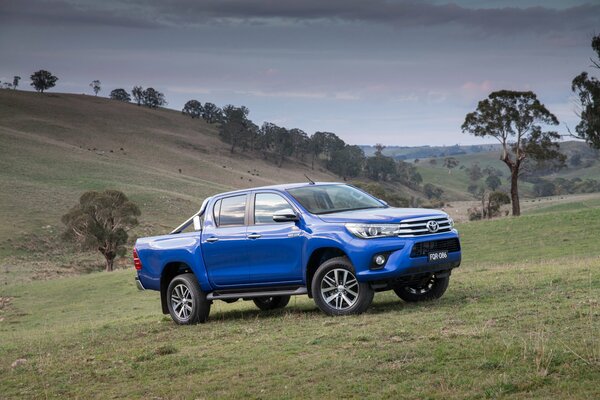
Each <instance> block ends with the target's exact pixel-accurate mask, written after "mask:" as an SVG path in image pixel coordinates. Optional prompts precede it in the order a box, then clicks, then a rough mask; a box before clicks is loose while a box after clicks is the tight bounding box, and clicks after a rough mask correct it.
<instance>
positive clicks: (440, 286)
mask: <svg viewBox="0 0 600 400" xmlns="http://www.w3.org/2000/svg"><path fill="white" fill-rule="evenodd" d="M449 283H450V275H446V276H443V277H440V278H438V277H436V276H435V274H434V275H431V276H430V277H429V278H427V279H425V280H423V281H422V282H421V283H419V284H417V285H412V286H402V287H399V288H395V289H394V292H396V294H397V295H398V297H400V298H401V299H402V300H404V301H407V302H416V301H427V300H434V299H439V298H440V297H442V295H443V294H444V292H446V289H448V284H449Z"/></svg>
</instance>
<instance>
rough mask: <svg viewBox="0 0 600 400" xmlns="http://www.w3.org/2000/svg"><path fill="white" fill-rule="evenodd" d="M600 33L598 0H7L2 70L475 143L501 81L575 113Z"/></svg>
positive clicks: (568, 116) (257, 116)
mask: <svg viewBox="0 0 600 400" xmlns="http://www.w3.org/2000/svg"><path fill="white" fill-rule="evenodd" d="M598 33H600V1H598V0H587V1H585V0H582V1H578V0H573V1H568V0H562V1H559V0H547V1H532V0H518V1H516V0H508V1H474V0H462V1H461V0H455V1H454V2H452V3H448V2H446V1H438V0H432V1H401V0H397V1H394V0H368V1H367V0H293V1H288V0H206V1H203V0H181V1H178V0H103V1H98V0H96V1H94V0H62V1H54V0H50V1H44V0H19V1H16V0H14V1H11V0H0V54H1V56H0V80H2V81H3V82H4V81H5V80H9V79H10V80H12V76H13V75H20V76H22V77H23V80H22V82H21V88H22V89H27V90H30V87H29V75H30V74H31V73H32V72H33V71H35V70H37V69H47V70H49V71H51V72H52V73H54V74H55V75H57V76H58V77H59V79H60V80H59V81H58V84H57V87H56V88H54V89H53V90H54V91H60V92H72V93H88V94H91V88H90V87H89V86H88V85H89V83H90V82H91V81H92V80H94V79H99V80H100V81H101V82H102V92H101V93H100V95H103V96H108V93H109V92H110V91H111V90H112V89H115V88H119V87H123V88H126V89H127V90H128V91H130V90H131V87H132V86H133V85H142V86H144V87H147V86H152V87H154V88H156V89H157V90H160V91H162V92H164V93H165V95H166V98H167V100H168V102H169V106H168V107H170V108H174V109H181V108H182V106H183V104H184V103H185V102H186V101H187V100H189V99H197V100H200V101H201V102H203V103H204V102H206V101H210V102H213V103H216V104H217V105H219V106H222V105H225V104H234V105H245V106H247V107H248V108H249V109H250V118H251V119H252V120H253V121H254V122H255V123H257V124H261V123H262V122H263V121H270V122H273V123H276V124H280V125H283V126H286V127H288V128H300V129H303V130H305V131H306V132H307V133H309V134H312V133H313V132H314V131H317V130H322V131H330V132H335V133H337V134H338V135H339V136H340V137H341V138H342V139H344V140H345V141H346V142H349V143H351V144H373V143H375V142H381V143H384V144H387V145H423V144H429V145H442V144H443V145H452V144H456V143H461V144H469V143H481V140H479V139H476V138H474V137H471V136H468V135H466V134H462V133H461V131H460V125H461V123H462V122H463V120H464V116H465V114H466V113H467V112H470V111H473V110H474V108H475V107H476V104H477V101H478V100H480V99H482V98H484V97H486V96H487V95H488V94H489V93H490V92H491V91H493V90H497V89H514V90H533V91H534V92H535V93H537V94H538V96H539V98H540V100H541V101H542V102H543V103H545V104H546V106H547V107H548V108H549V109H550V111H552V112H553V113H555V114H556V115H557V117H558V118H559V119H560V121H561V123H567V124H568V125H569V126H570V127H573V126H574V125H576V123H577V118H576V116H575V114H574V106H573V97H572V94H571V91H570V83H571V80H572V79H573V77H574V76H575V75H577V74H578V73H580V72H581V71H584V70H588V71H589V70H590V68H589V65H590V61H589V58H590V57H591V56H592V55H593V53H592V50H591V47H590V42H591V38H592V36H593V35H594V34H598ZM560 129H561V130H564V125H562V124H561V128H560Z"/></svg>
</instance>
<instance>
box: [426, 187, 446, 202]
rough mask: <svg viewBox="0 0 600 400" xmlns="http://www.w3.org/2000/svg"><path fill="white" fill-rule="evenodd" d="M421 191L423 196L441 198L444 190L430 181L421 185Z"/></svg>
mask: <svg viewBox="0 0 600 400" xmlns="http://www.w3.org/2000/svg"><path fill="white" fill-rule="evenodd" d="M423 193H425V196H426V197H427V198H428V199H441V198H442V194H444V190H443V189H442V188H439V187H437V186H435V185H432V184H431V183H426V184H425V186H423Z"/></svg>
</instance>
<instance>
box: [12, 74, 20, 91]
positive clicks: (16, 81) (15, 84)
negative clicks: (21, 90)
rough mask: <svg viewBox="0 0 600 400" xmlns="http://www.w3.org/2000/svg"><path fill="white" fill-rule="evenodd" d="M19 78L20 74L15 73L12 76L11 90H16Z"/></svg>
mask: <svg viewBox="0 0 600 400" xmlns="http://www.w3.org/2000/svg"><path fill="white" fill-rule="evenodd" d="M20 80H21V77H20V76H17V75H15V76H14V77H13V90H17V86H19V81H20Z"/></svg>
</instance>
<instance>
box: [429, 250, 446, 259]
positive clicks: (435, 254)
mask: <svg viewBox="0 0 600 400" xmlns="http://www.w3.org/2000/svg"><path fill="white" fill-rule="evenodd" d="M428 257H429V262H436V261H444V260H447V259H448V251H447V250H444V251H432V252H430V253H429V255H428Z"/></svg>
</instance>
